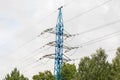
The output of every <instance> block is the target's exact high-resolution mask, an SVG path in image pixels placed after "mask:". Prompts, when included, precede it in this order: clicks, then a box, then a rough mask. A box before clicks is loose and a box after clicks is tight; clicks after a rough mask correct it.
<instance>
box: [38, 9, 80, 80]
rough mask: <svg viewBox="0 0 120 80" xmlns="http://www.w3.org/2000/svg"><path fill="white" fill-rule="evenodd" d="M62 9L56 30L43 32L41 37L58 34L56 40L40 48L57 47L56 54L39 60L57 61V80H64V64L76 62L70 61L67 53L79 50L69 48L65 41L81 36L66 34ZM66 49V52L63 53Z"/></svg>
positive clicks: (55, 73) (55, 71) (55, 67)
mask: <svg viewBox="0 0 120 80" xmlns="http://www.w3.org/2000/svg"><path fill="white" fill-rule="evenodd" d="M62 8H63V7H60V8H58V11H59V12H58V19H57V24H56V29H55V30H54V28H48V29H46V30H44V31H43V32H41V34H40V35H39V36H41V35H43V34H45V33H51V34H56V40H55V41H51V42H48V43H47V44H45V45H43V46H42V47H40V49H42V48H44V47H46V46H55V53H53V52H52V53H51V54H47V55H44V56H42V57H41V58H39V60H42V59H44V58H49V59H55V63H54V75H55V80H60V79H61V78H62V76H61V66H62V62H69V61H74V59H70V58H69V57H67V56H66V55H65V53H68V52H70V51H71V50H74V49H78V48H79V47H72V46H67V45H65V44H64V41H65V40H67V39H69V38H71V37H74V36H77V35H79V34H68V32H67V33H64V24H63V17H62ZM63 49H64V52H63Z"/></svg>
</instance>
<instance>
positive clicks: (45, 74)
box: [33, 71, 54, 80]
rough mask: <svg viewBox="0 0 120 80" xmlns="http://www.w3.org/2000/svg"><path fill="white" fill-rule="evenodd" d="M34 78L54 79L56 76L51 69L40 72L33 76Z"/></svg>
mask: <svg viewBox="0 0 120 80" xmlns="http://www.w3.org/2000/svg"><path fill="white" fill-rule="evenodd" d="M33 80H54V76H53V75H52V73H51V72H50V71H45V72H39V74H37V75H34V76H33Z"/></svg>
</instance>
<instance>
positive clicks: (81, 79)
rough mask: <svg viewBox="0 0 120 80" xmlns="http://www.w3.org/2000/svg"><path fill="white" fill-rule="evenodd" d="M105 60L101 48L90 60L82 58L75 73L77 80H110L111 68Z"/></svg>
mask: <svg viewBox="0 0 120 80" xmlns="http://www.w3.org/2000/svg"><path fill="white" fill-rule="evenodd" d="M106 59H107V55H106V54H105V51H104V50H103V49H101V48H100V49H99V50H97V51H96V53H95V54H93V55H91V58H90V57H84V58H82V59H81V61H80V63H79V68H78V73H77V74H78V76H77V78H78V80H111V66H110V64H109V63H108V62H107V60H106Z"/></svg>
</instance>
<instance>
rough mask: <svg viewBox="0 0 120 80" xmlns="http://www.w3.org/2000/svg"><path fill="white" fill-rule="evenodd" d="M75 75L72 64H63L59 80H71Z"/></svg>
mask: <svg viewBox="0 0 120 80" xmlns="http://www.w3.org/2000/svg"><path fill="white" fill-rule="evenodd" d="M75 73H76V66H75V65H74V64H69V63H63V65H62V71H61V78H62V79H61V80H72V79H73V78H74V76H75Z"/></svg>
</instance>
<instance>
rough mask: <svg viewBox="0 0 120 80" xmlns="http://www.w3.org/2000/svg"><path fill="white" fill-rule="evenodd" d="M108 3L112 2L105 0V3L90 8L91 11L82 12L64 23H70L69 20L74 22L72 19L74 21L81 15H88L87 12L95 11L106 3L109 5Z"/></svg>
mask: <svg viewBox="0 0 120 80" xmlns="http://www.w3.org/2000/svg"><path fill="white" fill-rule="evenodd" d="M110 1H112V0H107V1H105V2H103V3H101V4H99V5H97V6H95V7H93V8H91V9H89V10H86V11H84V12H82V13H80V14H78V15H76V16H74V17H72V18H70V19H68V20H66V21H65V23H66V22H69V21H71V20H74V19H76V18H78V17H80V16H82V15H84V14H86V13H89V12H91V11H93V10H95V9H97V8H99V7H101V6H103V5H105V4H107V3H109V2H110Z"/></svg>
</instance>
